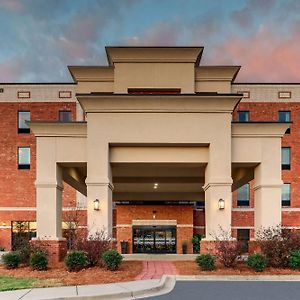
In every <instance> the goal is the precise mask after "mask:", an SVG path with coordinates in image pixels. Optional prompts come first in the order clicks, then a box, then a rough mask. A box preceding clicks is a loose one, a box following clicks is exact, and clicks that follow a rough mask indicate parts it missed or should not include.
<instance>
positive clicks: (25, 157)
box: [18, 147, 30, 169]
mask: <svg viewBox="0 0 300 300" xmlns="http://www.w3.org/2000/svg"><path fill="white" fill-rule="evenodd" d="M18 169H30V147H19V148H18Z"/></svg>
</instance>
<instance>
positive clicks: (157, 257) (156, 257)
mask: <svg viewBox="0 0 300 300" xmlns="http://www.w3.org/2000/svg"><path fill="white" fill-rule="evenodd" d="M198 255H199V254H144V253H142V254H140V253H135V254H122V256H123V258H124V260H146V261H151V260H153V261H166V260H168V261H184V260H185V261H186V260H195V259H196V257H197V256H198Z"/></svg>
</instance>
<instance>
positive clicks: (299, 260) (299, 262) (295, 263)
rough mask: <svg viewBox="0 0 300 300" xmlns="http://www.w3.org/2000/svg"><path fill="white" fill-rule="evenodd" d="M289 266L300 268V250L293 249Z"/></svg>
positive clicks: (295, 268)
mask: <svg viewBox="0 0 300 300" xmlns="http://www.w3.org/2000/svg"><path fill="white" fill-rule="evenodd" d="M289 266H290V267H291V268H292V269H294V270H299V269H300V250H295V251H291V253H290V255H289Z"/></svg>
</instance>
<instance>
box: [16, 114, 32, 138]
mask: <svg viewBox="0 0 300 300" xmlns="http://www.w3.org/2000/svg"><path fill="white" fill-rule="evenodd" d="M26 121H30V111H18V133H30V128H29V126H28V125H27V124H26Z"/></svg>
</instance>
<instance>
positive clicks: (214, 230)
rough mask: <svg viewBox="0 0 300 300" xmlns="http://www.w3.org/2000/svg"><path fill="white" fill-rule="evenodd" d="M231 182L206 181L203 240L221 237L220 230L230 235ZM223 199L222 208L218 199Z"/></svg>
mask: <svg viewBox="0 0 300 300" xmlns="http://www.w3.org/2000/svg"><path fill="white" fill-rule="evenodd" d="M231 185H232V183H231V182H228V183H220V182H219V183H216V182H215V183H207V184H206V185H205V186H204V187H203V189H204V191H205V240H208V241H211V240H216V238H219V239H221V238H222V236H221V235H222V231H224V232H226V233H229V235H231V208H232V193H231ZM220 199H222V200H224V208H223V209H220V208H219V200H220Z"/></svg>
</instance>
